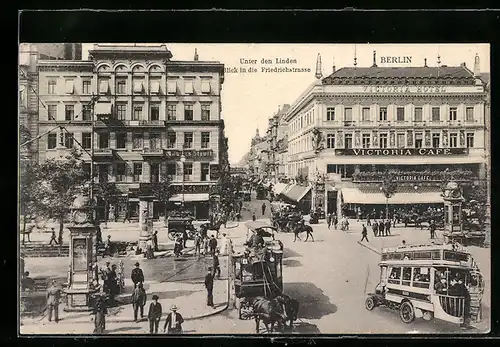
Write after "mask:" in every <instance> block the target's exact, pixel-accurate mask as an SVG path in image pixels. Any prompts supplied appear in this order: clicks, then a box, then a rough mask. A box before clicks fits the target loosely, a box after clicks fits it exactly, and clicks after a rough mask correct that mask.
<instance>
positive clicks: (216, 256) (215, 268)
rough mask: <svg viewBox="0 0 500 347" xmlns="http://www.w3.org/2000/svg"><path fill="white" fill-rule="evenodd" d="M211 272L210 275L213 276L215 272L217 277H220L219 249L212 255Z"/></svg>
mask: <svg viewBox="0 0 500 347" xmlns="http://www.w3.org/2000/svg"><path fill="white" fill-rule="evenodd" d="M213 260H214V263H213V273H212V276H213V277H215V274H217V279H219V278H220V262H219V251H218V250H217V251H216V252H215V254H214V256H213Z"/></svg>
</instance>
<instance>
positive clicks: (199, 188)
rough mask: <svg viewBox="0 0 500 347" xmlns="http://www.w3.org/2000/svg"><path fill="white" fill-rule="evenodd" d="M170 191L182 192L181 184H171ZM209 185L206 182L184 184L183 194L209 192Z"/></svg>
mask: <svg viewBox="0 0 500 347" xmlns="http://www.w3.org/2000/svg"><path fill="white" fill-rule="evenodd" d="M171 187H172V191H173V193H174V194H182V193H183V190H182V188H183V186H182V185H172V186H171ZM210 187H211V186H210V185H208V184H203V185H194V184H185V185H184V193H185V194H204V193H205V194H206V193H210Z"/></svg>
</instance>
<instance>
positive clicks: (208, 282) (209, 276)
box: [205, 267, 214, 307]
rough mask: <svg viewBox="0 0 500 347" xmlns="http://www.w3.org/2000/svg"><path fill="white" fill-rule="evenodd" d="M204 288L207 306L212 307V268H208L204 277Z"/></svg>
mask: <svg viewBox="0 0 500 347" xmlns="http://www.w3.org/2000/svg"><path fill="white" fill-rule="evenodd" d="M205 288H207V306H212V307H214V296H213V290H214V276H213V275H212V268H211V267H209V268H208V273H207V275H206V276H205Z"/></svg>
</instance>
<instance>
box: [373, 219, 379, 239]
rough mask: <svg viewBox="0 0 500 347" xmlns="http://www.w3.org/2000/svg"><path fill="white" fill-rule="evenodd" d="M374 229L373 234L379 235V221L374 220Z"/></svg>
mask: <svg viewBox="0 0 500 347" xmlns="http://www.w3.org/2000/svg"><path fill="white" fill-rule="evenodd" d="M372 230H373V236H375V237H377V236H378V223H377V221H374V222H373V224H372Z"/></svg>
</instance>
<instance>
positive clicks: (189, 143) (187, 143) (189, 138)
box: [183, 133, 193, 148]
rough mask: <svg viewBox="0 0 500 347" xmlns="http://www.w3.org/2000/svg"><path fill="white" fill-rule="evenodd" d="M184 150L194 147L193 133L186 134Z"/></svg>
mask: <svg viewBox="0 0 500 347" xmlns="http://www.w3.org/2000/svg"><path fill="white" fill-rule="evenodd" d="M183 147H184V148H192V147H193V133H184V146H183Z"/></svg>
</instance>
